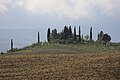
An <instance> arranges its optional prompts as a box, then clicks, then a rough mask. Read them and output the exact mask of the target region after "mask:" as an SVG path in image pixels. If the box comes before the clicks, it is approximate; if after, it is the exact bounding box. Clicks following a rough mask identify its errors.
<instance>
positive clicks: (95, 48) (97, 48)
mask: <svg viewBox="0 0 120 80" xmlns="http://www.w3.org/2000/svg"><path fill="white" fill-rule="evenodd" d="M56 48H57V49H59V48H60V49H63V48H64V49H70V48H72V49H77V50H80V51H81V52H89V53H103V52H108V53H110V52H119V51H120V49H117V48H116V47H114V46H106V45H102V44H77V45H74V44H57V43H55V44H50V43H47V44H45V45H35V44H34V46H33V45H32V46H28V48H26V49H23V50H20V51H19V52H34V51H36V50H42V49H56ZM118 48H119V46H118Z"/></svg>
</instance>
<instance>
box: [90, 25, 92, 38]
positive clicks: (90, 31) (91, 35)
mask: <svg viewBox="0 0 120 80" xmlns="http://www.w3.org/2000/svg"><path fill="white" fill-rule="evenodd" d="M90 40H92V27H91V28H90Z"/></svg>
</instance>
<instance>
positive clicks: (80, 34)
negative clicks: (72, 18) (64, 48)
mask: <svg viewBox="0 0 120 80" xmlns="http://www.w3.org/2000/svg"><path fill="white" fill-rule="evenodd" d="M79 42H81V29H80V26H79Z"/></svg>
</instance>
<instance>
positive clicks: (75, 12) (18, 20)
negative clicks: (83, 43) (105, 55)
mask: <svg viewBox="0 0 120 80" xmlns="http://www.w3.org/2000/svg"><path fill="white" fill-rule="evenodd" d="M65 25H68V26H69V25H71V26H79V25H80V26H81V28H82V33H83V34H84V35H87V34H89V29H90V27H91V26H92V27H93V33H94V34H95V35H94V39H96V36H97V34H98V32H100V31H101V30H103V32H105V33H108V34H109V35H111V37H112V41H116V42H120V0H0V29H21V28H39V29H43V28H46V29H47V28H48V27H50V28H52V29H53V28H57V29H58V30H59V31H61V30H62V29H63V27H64V26H65Z"/></svg>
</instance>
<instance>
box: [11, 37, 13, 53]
mask: <svg viewBox="0 0 120 80" xmlns="http://www.w3.org/2000/svg"><path fill="white" fill-rule="evenodd" d="M11 51H13V39H11Z"/></svg>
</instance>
